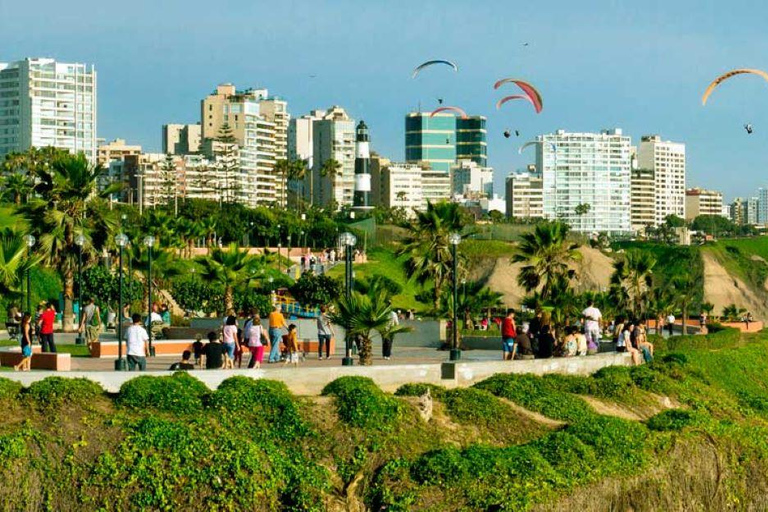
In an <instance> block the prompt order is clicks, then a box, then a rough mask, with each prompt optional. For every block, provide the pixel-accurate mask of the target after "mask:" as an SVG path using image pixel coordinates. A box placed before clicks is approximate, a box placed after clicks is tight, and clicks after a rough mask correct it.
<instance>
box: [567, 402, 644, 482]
mask: <svg viewBox="0 0 768 512" xmlns="http://www.w3.org/2000/svg"><path fill="white" fill-rule="evenodd" d="M564 431H565V432H568V433H570V434H572V435H574V436H576V437H577V438H578V439H580V440H581V441H582V442H583V443H586V444H588V445H590V446H592V448H594V450H595V453H597V454H598V458H599V461H600V465H599V468H600V472H601V474H603V475H608V474H615V473H619V472H623V471H633V472H636V471H637V470H638V469H639V468H641V467H642V466H643V465H644V464H645V463H646V462H647V461H648V452H649V446H648V430H647V429H646V428H645V427H644V426H643V425H642V424H640V423H636V422H632V421H628V420H622V419H619V418H615V417H612V416H600V415H594V416H593V417H592V418H591V419H589V420H588V421H580V422H577V423H574V424H572V425H568V426H567V427H566V428H565V430H564Z"/></svg>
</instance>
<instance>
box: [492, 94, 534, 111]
mask: <svg viewBox="0 0 768 512" xmlns="http://www.w3.org/2000/svg"><path fill="white" fill-rule="evenodd" d="M512 100H525V101H527V102H528V103H530V104H531V105H533V106H534V108H535V107H536V104H535V103H534V102H533V100H532V99H531V98H530V96H528V95H527V94H513V95H512V96H505V97H503V98H501V99H500V100H499V101H497V102H496V110H499V109H500V108H501V106H502V105H503V104H505V103H506V102H508V101H512Z"/></svg>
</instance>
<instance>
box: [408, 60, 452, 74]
mask: <svg viewBox="0 0 768 512" xmlns="http://www.w3.org/2000/svg"><path fill="white" fill-rule="evenodd" d="M435 64H443V65H445V66H450V67H452V68H453V70H454V71H456V72H458V71H459V66H457V65H456V64H454V63H453V62H451V61H449V60H439V59H438V60H428V61H427V62H424V63H422V64H419V65H418V66H416V68H415V69H414V70H413V75H412V76H411V78H416V77H417V76H418V74H419V73H420V72H421V70H422V69H424V68H426V67H429V66H434V65H435Z"/></svg>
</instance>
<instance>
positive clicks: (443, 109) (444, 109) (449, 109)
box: [429, 107, 469, 119]
mask: <svg viewBox="0 0 768 512" xmlns="http://www.w3.org/2000/svg"><path fill="white" fill-rule="evenodd" d="M440 112H456V113H457V114H461V118H462V119H467V118H468V117H469V116H467V113H466V112H464V111H463V110H462V109H460V108H459V107H440V108H437V109H435V110H433V111H432V113H431V114H429V117H435V114H439V113H440Z"/></svg>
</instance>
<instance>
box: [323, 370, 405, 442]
mask: <svg viewBox="0 0 768 512" xmlns="http://www.w3.org/2000/svg"><path fill="white" fill-rule="evenodd" d="M322 394H323V395H330V396H334V397H336V407H337V410H338V414H339V417H340V418H341V420H342V421H344V422H345V423H347V424H349V425H351V426H353V427H361V428H371V429H381V430H388V429H389V428H391V427H392V426H393V425H394V424H395V423H396V422H397V420H398V419H399V418H400V415H401V414H402V405H401V404H400V403H399V402H398V401H397V400H396V399H395V398H392V397H390V396H387V395H386V394H384V392H383V391H382V390H381V389H380V388H379V387H378V386H377V385H376V384H375V383H374V382H373V380H371V379H369V378H368V377H341V378H338V379H336V380H334V381H333V382H331V383H329V384H328V385H327V386H325V388H323V393H322Z"/></svg>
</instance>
